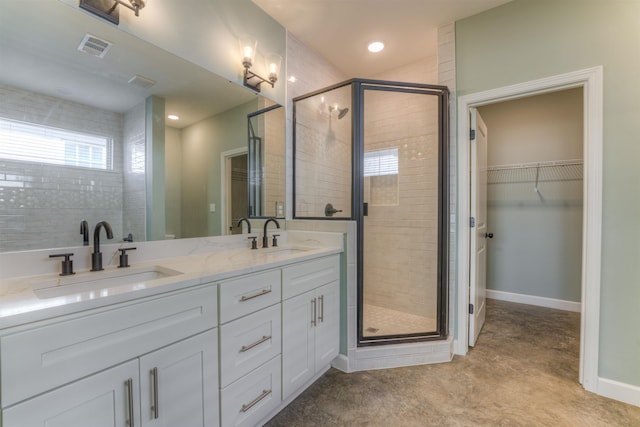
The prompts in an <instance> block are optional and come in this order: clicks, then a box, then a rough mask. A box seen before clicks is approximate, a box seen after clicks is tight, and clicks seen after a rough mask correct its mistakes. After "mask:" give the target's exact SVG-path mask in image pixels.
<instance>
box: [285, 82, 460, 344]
mask: <svg viewBox="0 0 640 427" xmlns="http://www.w3.org/2000/svg"><path fill="white" fill-rule="evenodd" d="M448 104H449V100H448V90H447V88H446V87H443V86H434V85H424V84H413V83H398V82H389V81H378V80H362V79H354V80H349V81H347V82H344V83H340V84H337V85H334V86H331V87H329V88H325V89H322V90H319V91H317V92H314V93H311V94H308V95H304V96H300V97H297V98H295V99H294V100H293V105H294V110H293V111H294V154H293V157H294V162H293V163H294V199H293V202H294V218H296V219H326V220H354V221H356V222H357V247H358V249H357V268H358V272H357V277H358V279H357V280H358V285H357V300H358V310H357V311H358V338H357V339H358V345H359V346H365V345H374V344H385V343H399V342H414V341H424V340H433V339H443V338H446V336H447V313H446V311H447V305H448V304H447V296H448V295H447V294H448V292H447V274H446V272H447V268H446V266H447V239H448V227H447V224H448V219H447V217H448V214H447V212H448V200H447V194H448V183H447V177H448V171H447V169H448V153H447V141H448V136H447V130H448Z"/></svg>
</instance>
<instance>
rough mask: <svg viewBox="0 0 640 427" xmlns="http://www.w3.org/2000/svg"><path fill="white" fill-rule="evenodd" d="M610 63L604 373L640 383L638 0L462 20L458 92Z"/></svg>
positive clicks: (566, 2)
mask: <svg viewBox="0 0 640 427" xmlns="http://www.w3.org/2000/svg"><path fill="white" fill-rule="evenodd" d="M598 65H602V66H603V67H604V164H603V166H604V178H603V181H604V182H603V185H604V186H603V224H602V280H601V283H602V285H601V286H602V287H601V312H600V354H599V376H600V377H604V378H608V379H611V380H615V381H620V382H623V383H627V384H631V385H635V386H640V328H639V327H638V326H639V325H640V226H639V225H638V218H640V167H638V161H639V160H640V143H639V142H638V136H637V135H638V132H637V124H638V123H640V103H639V100H640V82H639V77H640V1H639V0H515V1H513V2H511V3H507V4H505V5H503V6H500V7H498V8H495V9H492V10H489V11H487V12H485V13H482V14H479V15H476V16H472V17H470V18H467V19H464V20H461V21H458V22H456V74H457V76H456V84H457V91H458V95H459V96H460V95H465V94H469V93H475V92H478V91H482V90H488V89H493V88H497V87H502V86H506V85H510V84H514V83H521V82H525V81H529V80H534V79H538V78H542V77H547V76H551V75H556V74H562V73H567V72H570V71H575V70H580V69H584V68H589V67H593V66H598Z"/></svg>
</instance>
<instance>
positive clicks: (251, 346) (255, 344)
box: [240, 335, 271, 353]
mask: <svg viewBox="0 0 640 427" xmlns="http://www.w3.org/2000/svg"><path fill="white" fill-rule="evenodd" d="M270 339H271V335H269V336H266V335H264V336H263V337H262V338H260V339H259V340H258V341H256V342H254V343H253V344H249V345H243V346H242V347H241V348H240V353H244V352H245V351H249V350H251V349H252V348H253V347H257V346H259V345H260V344H262V343H263V342H265V341H269V340H270Z"/></svg>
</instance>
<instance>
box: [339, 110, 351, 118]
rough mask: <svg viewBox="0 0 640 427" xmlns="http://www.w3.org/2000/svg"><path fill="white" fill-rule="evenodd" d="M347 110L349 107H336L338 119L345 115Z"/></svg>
mask: <svg viewBox="0 0 640 427" xmlns="http://www.w3.org/2000/svg"><path fill="white" fill-rule="evenodd" d="M348 112H349V108H347V107H345V108H341V109H340V108H339V109H338V120H339V119H341V118H343V117H344V116H346V115H347V113H348Z"/></svg>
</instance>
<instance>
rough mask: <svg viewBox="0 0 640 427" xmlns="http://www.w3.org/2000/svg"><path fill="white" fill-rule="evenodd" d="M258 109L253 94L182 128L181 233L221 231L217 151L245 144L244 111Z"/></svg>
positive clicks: (245, 122) (184, 234)
mask: <svg viewBox="0 0 640 427" xmlns="http://www.w3.org/2000/svg"><path fill="white" fill-rule="evenodd" d="M259 109H260V107H259V99H258V97H256V99H255V100H253V101H250V102H247V103H246V104H243V105H240V106H239V107H236V108H233V109H231V110H228V111H225V112H223V113H220V114H216V115H215V116H212V117H209V118H207V119H205V120H202V121H200V122H198V123H195V124H193V125H191V126H188V127H186V128H184V129H183V130H182V167H181V169H182V176H181V178H182V203H183V209H182V237H201V236H219V235H221V233H222V229H221V224H220V221H221V215H222V211H221V208H222V204H221V198H220V195H221V192H220V173H221V171H220V154H221V153H223V152H225V151H229V150H233V149H236V148H241V147H245V148H246V147H247V114H249V113H253V112H255V111H257V110H259ZM211 203H215V205H216V211H215V212H213V213H211V212H209V205H210V204H211Z"/></svg>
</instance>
